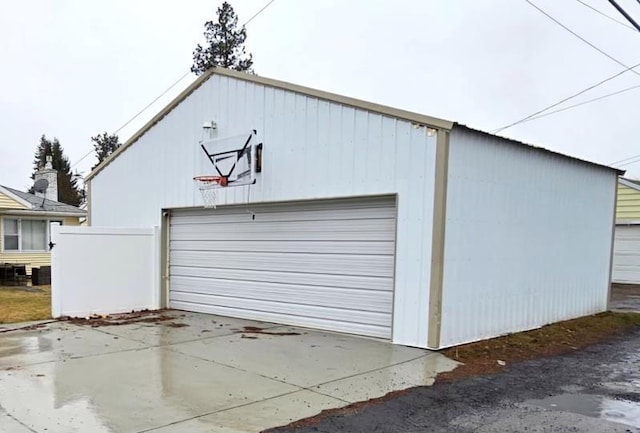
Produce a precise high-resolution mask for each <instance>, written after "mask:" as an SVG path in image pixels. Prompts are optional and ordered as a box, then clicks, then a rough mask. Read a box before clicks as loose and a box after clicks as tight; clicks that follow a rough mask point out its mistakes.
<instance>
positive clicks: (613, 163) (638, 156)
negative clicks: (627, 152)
mask: <svg viewBox="0 0 640 433" xmlns="http://www.w3.org/2000/svg"><path fill="white" fill-rule="evenodd" d="M636 158H640V155H633V156H630V157H628V158H625V159H621V160H620V161H615V162H611V163H609V165H616V164H620V163H622V162H625V161H628V160H630V159H636Z"/></svg>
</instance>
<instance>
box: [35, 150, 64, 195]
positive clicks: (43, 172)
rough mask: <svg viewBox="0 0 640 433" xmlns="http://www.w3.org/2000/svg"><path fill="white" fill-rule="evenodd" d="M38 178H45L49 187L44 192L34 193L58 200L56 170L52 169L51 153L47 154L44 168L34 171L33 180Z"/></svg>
mask: <svg viewBox="0 0 640 433" xmlns="http://www.w3.org/2000/svg"><path fill="white" fill-rule="evenodd" d="M38 179H47V181H48V182H49V187H48V188H47V190H46V191H45V192H44V193H41V192H36V193H35V194H36V195H37V196H38V197H43V198H46V199H48V200H53V201H58V170H54V168H53V165H51V155H47V163H46V164H45V165H44V168H41V169H40V170H38V171H37V172H36V176H35V178H34V180H35V181H37V180H38Z"/></svg>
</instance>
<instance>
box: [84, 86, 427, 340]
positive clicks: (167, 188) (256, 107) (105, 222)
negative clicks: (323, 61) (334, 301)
mask: <svg viewBox="0 0 640 433" xmlns="http://www.w3.org/2000/svg"><path fill="white" fill-rule="evenodd" d="M211 120H213V121H215V122H216V124H217V126H218V127H217V130H216V136H217V137H226V136H231V135H235V134H239V133H242V132H247V133H248V132H249V131H250V130H251V129H256V130H257V138H258V142H262V143H264V150H263V171H262V173H260V174H259V175H258V180H257V183H256V184H255V185H253V186H251V187H235V188H227V189H224V190H222V191H221V193H220V194H219V196H218V203H219V204H220V205H221V206H224V205H226V204H240V203H246V202H250V203H265V202H281V201H294V200H313V199H324V198H341V197H364V196H372V195H387V194H388V195H395V196H396V197H397V234H396V249H395V253H396V257H395V265H394V278H395V287H394V299H393V303H394V312H393V325H392V327H393V341H394V342H395V343H398V344H405V345H411V346H418V347H426V344H427V331H428V330H427V327H428V307H429V282H430V264H431V244H432V242H431V239H432V230H433V228H432V221H433V202H434V184H435V155H436V140H437V134H436V133H435V131H433V130H430V129H429V128H427V127H426V126H425V125H418V124H412V123H411V122H409V121H404V120H400V119H396V118H392V117H387V116H384V115H381V114H377V113H373V112H369V111H367V110H364V109H359V108H354V107H350V106H346V105H342V104H339V103H336V102H330V101H326V100H322V99H318V98H316V97H311V96H306V95H302V94H299V93H295V92H293V91H288V90H283V89H276V88H272V87H268V86H265V85H262V84H257V83H252V82H248V81H243V80H239V79H235V78H231V77H226V76H221V75H215V74H214V75H212V76H211V77H210V78H209V79H208V80H207V81H206V82H204V83H203V84H202V85H201V86H200V87H199V88H198V89H196V90H195V91H194V92H193V93H192V94H191V95H189V96H188V97H187V98H186V99H185V100H183V101H182V102H181V103H180V104H178V105H177V106H176V108H175V109H173V110H172V111H170V112H169V113H168V114H167V115H166V116H165V117H164V118H163V119H162V120H161V121H159V122H158V123H156V124H155V125H154V126H153V127H151V128H150V129H149V130H148V131H147V132H146V133H145V134H144V135H142V136H141V137H140V138H139V139H138V141H137V142H135V143H134V144H133V145H132V146H130V147H129V148H128V149H126V151H124V152H122V153H121V154H120V155H119V157H118V158H117V159H115V160H114V161H113V162H112V163H111V164H109V165H107V166H106V167H105V168H104V169H103V170H102V171H101V172H100V173H99V174H98V175H97V176H95V177H94V178H92V179H91V218H92V221H91V224H92V225H94V226H120V227H149V226H154V225H160V224H161V209H174V208H190V207H200V206H202V199H201V197H200V194H199V192H198V191H197V189H196V188H195V187H194V185H193V181H192V178H193V176H195V175H200V174H210V173H211V171H212V169H211V167H210V165H209V163H208V161H206V160H205V158H204V155H203V154H202V151H201V149H200V148H199V146H198V141H199V140H202V139H204V138H206V137H205V136H203V130H202V125H203V123H204V122H205V121H211ZM139 185H143V186H144V188H137V186H139ZM132 191H134V192H132Z"/></svg>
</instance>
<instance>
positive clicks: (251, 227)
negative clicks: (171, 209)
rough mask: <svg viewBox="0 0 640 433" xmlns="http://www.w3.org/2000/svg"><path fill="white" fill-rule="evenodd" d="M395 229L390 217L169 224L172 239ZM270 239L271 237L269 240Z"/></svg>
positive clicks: (369, 231)
mask: <svg viewBox="0 0 640 433" xmlns="http://www.w3.org/2000/svg"><path fill="white" fill-rule="evenodd" d="M394 227H395V220H394V219H391V218H380V219H359V220H327V221H285V222H281V221H278V222H271V223H265V222H260V221H253V222H242V223H237V222H230V223H227V224H209V223H201V224H189V225H172V227H171V238H172V239H174V240H184V238H183V237H182V236H181V235H183V234H184V235H192V234H194V233H195V234H199V235H202V234H228V233H237V234H243V235H244V234H252V235H254V237H253V239H260V235H261V234H264V233H265V232H268V233H269V234H271V235H273V234H278V233H290V232H295V233H301V234H304V233H336V232H337V233H344V232H346V233H352V232H356V233H389V231H390V230H393V228H394ZM213 239H214V240H215V238H213ZM269 239H272V238H269Z"/></svg>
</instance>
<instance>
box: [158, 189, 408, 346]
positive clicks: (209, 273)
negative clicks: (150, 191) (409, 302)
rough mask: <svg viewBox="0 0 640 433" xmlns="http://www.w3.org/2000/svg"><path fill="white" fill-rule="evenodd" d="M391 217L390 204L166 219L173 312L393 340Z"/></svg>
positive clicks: (311, 205) (390, 200) (283, 207)
mask: <svg viewBox="0 0 640 433" xmlns="http://www.w3.org/2000/svg"><path fill="white" fill-rule="evenodd" d="M248 209H249V210H251V212H254V213H255V214H256V218H255V219H253V218H251V215H250V214H249V213H247V210H248ZM395 213H396V210H395V198H394V197H374V198H360V199H348V200H315V201H311V202H300V203H281V204H269V205H255V206H254V205H251V206H229V207H225V206H222V207H219V208H218V209H215V210H203V209H198V210H180V211H172V216H171V222H170V238H169V248H170V254H169V270H170V277H171V279H170V294H169V299H170V302H169V304H170V306H171V307H173V308H182V309H187V310H190V311H201V312H210V313H215V314H229V315H233V316H235V317H243V318H252V319H256V320H268V321H273V322H276V323H284V324H292V325H299V326H310V327H320V328H322V329H330V330H336V331H342V332H351V333H357V334H364V335H370V336H377V337H384V338H390V336H391V315H392V305H393V276H394V265H395V261H394V253H395V224H396V221H395Z"/></svg>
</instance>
